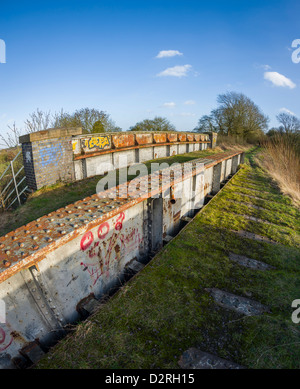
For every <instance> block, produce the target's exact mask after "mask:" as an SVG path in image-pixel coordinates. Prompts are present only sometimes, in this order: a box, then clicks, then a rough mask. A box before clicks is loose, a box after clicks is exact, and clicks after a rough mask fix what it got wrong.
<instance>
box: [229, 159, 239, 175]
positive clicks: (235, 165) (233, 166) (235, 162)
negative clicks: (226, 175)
mask: <svg viewBox="0 0 300 389" xmlns="http://www.w3.org/2000/svg"><path fill="white" fill-rule="evenodd" d="M238 157H239V156H238V155H236V156H235V157H232V164H231V174H235V173H236V171H237V168H238Z"/></svg>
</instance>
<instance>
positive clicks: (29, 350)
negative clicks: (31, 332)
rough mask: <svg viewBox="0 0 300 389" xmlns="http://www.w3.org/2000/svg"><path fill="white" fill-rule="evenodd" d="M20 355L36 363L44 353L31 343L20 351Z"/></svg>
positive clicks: (35, 344) (34, 343)
mask: <svg viewBox="0 0 300 389" xmlns="http://www.w3.org/2000/svg"><path fill="white" fill-rule="evenodd" d="M20 353H21V355H23V356H24V357H27V358H28V359H29V360H30V361H31V362H32V363H36V362H38V361H39V360H40V359H41V358H42V357H43V356H44V354H45V353H44V352H43V350H42V349H41V348H40V346H39V345H38V344H37V343H36V342H32V343H30V344H28V345H27V346H25V347H23V349H22V350H20Z"/></svg>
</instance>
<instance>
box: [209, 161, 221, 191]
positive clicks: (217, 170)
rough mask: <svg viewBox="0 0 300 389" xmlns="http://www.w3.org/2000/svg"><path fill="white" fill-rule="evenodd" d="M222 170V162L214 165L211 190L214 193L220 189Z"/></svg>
mask: <svg viewBox="0 0 300 389" xmlns="http://www.w3.org/2000/svg"><path fill="white" fill-rule="evenodd" d="M221 170H222V163H218V164H217V165H215V166H214V167H213V178H212V190H211V192H212V194H216V193H218V192H219V190H220V187H221V186H220V184H221Z"/></svg>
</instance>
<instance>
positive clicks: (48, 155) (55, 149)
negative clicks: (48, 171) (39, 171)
mask: <svg viewBox="0 0 300 389" xmlns="http://www.w3.org/2000/svg"><path fill="white" fill-rule="evenodd" d="M63 151H64V150H63V146H62V144H61V143H60V142H59V143H58V144H51V145H50V146H48V147H42V148H41V149H40V150H39V154H40V160H41V165H42V166H43V167H47V166H48V165H51V164H53V165H54V166H57V165H58V164H59V162H60V160H61V158H62V156H63Z"/></svg>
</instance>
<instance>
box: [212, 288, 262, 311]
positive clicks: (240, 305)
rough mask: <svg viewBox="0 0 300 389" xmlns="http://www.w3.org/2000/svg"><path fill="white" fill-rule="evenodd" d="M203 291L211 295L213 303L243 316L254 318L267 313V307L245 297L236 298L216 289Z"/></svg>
mask: <svg viewBox="0 0 300 389" xmlns="http://www.w3.org/2000/svg"><path fill="white" fill-rule="evenodd" d="M205 290H206V291H207V292H209V293H210V294H211V295H212V297H213V299H214V300H215V302H216V303H217V304H218V305H220V306H221V307H223V308H227V309H230V310H232V311H235V312H238V313H241V314H243V315H246V316H256V315H261V314H262V313H264V312H269V308H268V307H267V306H265V305H263V304H261V303H259V302H257V301H254V300H251V299H248V298H246V297H241V296H237V295H235V294H232V293H228V292H225V291H223V290H220V289H217V288H208V289H205Z"/></svg>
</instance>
